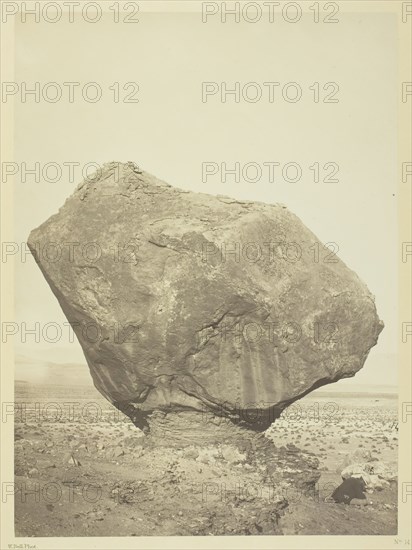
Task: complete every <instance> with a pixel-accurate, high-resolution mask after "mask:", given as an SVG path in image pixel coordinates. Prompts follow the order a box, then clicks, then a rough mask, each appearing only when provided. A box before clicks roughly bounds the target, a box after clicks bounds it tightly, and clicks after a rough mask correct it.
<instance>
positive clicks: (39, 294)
mask: <svg viewBox="0 0 412 550" xmlns="http://www.w3.org/2000/svg"><path fill="white" fill-rule="evenodd" d="M340 18H341V22H340V23H339V24H336V25H314V24H313V23H311V22H303V21H302V22H299V23H298V24H296V25H286V24H281V23H279V24H278V25H277V26H274V25H271V24H268V23H264V22H260V23H259V24H256V25H247V24H228V23H227V24H225V25H222V24H219V22H216V23H214V22H212V23H210V24H209V23H208V24H203V23H202V22H201V19H200V17H199V16H198V15H196V14H157V15H156V14H151V15H144V16H142V17H141V21H140V23H139V24H138V25H121V24H117V25H116V24H114V23H112V22H111V21H102V22H100V23H98V24H95V25H87V24H85V23H82V24H80V25H73V24H68V23H59V24H55V25H52V24H32V23H30V22H26V23H25V24H22V23H17V24H16V46H15V50H16V52H15V55H16V74H15V80H16V81H17V82H22V81H26V82H27V87H30V86H29V85H31V84H32V83H33V82H36V81H38V82H40V83H41V85H43V84H44V83H46V82H50V81H54V82H57V83H63V82H67V81H72V82H80V83H82V84H84V83H87V82H91V81H94V82H97V83H99V85H100V86H101V88H102V90H103V97H102V100H101V101H100V102H98V103H95V104H90V103H87V102H85V101H84V100H82V99H81V98H80V97H79V100H78V101H77V100H76V101H75V102H74V103H68V101H66V100H61V101H60V102H58V103H54V104H53V103H47V102H45V101H40V102H39V103H33V101H27V102H26V103H21V102H17V104H16V109H15V160H16V162H18V163H21V162H26V163H27V165H28V166H32V165H33V164H34V163H35V162H39V163H40V165H41V166H44V165H45V164H46V163H48V162H58V163H60V164H61V165H62V164H63V163H64V162H77V163H79V164H80V166H81V167H83V166H84V165H85V164H87V163H89V162H96V163H99V164H103V163H105V162H109V161H112V160H118V161H129V160H132V161H135V162H136V163H137V164H139V165H140V166H141V167H142V168H143V169H144V170H146V171H148V172H151V173H153V174H155V175H156V176H157V177H160V178H161V179H164V180H166V181H167V182H168V183H170V184H172V185H176V186H178V187H182V188H185V189H190V190H193V191H201V192H206V193H212V194H218V193H220V194H224V195H229V196H233V197H236V198H239V199H242V198H247V199H251V200H258V201H263V202H268V203H274V202H280V203H284V204H285V205H287V206H288V207H289V208H290V210H291V211H293V212H294V213H295V214H297V215H298V216H299V217H300V218H301V220H302V221H303V222H304V223H305V224H306V225H307V226H308V227H309V229H311V230H312V231H313V232H314V233H315V234H316V235H317V236H318V238H319V239H320V241H322V242H335V243H337V244H338V246H339V252H338V256H339V257H340V258H341V259H342V260H343V261H344V262H345V263H346V264H347V265H348V266H349V267H350V268H351V269H353V270H354V271H355V272H356V273H357V274H358V275H359V276H360V277H361V278H362V280H363V281H364V282H365V283H366V284H367V286H368V288H369V289H370V291H371V292H372V293H373V294H374V295H375V296H376V305H377V309H378V314H379V316H380V318H381V319H383V321H384V322H385V325H386V326H385V329H384V331H383V332H382V333H381V335H380V337H379V342H378V345H377V346H376V347H375V348H373V349H372V351H371V353H370V356H369V358H368V360H367V363H366V365H365V367H364V369H363V370H362V371H361V372H360V373H359V374H358V375H357V376H356V382H357V383H365V384H372V383H374V384H375V383H378V384H389V385H390V384H396V381H397V365H396V360H397V359H396V354H397V346H398V326H397V323H398V321H397V317H398V312H397V305H396V304H397V289H398V288H397V284H398V282H397V277H398V275H397V268H396V264H397V254H398V247H399V243H398V235H397V217H396V208H397V202H396V201H397V197H396V187H397V162H398V160H397V126H396V121H397V119H396V117H397V113H396V105H397V94H398V89H397V87H396V86H395V84H394V83H395V82H396V79H397V60H396V48H397V44H396V19H395V17H394V16H392V15H390V14H368V15H367V16H366V15H365V14H352V15H351V14H346V15H344V14H341V16H340ZM205 81H207V82H216V83H217V85H218V86H219V89H220V88H221V83H222V82H227V86H228V88H229V87H230V86H231V85H233V83H234V82H236V81H238V82H240V83H241V84H242V85H243V83H247V82H257V83H261V84H262V83H263V82H280V83H281V87H282V85H283V84H284V83H288V82H297V83H299V85H300V86H301V88H302V90H303V95H302V99H301V100H300V101H299V102H297V103H288V102H286V101H285V100H283V99H282V96H281V94H280V93H277V95H275V101H274V102H273V103H269V102H268V101H267V100H265V99H262V100H261V101H259V102H257V103H248V102H246V101H242V100H241V101H240V102H239V103H235V102H233V101H232V100H229V99H228V101H227V102H226V103H222V102H221V101H219V98H218V97H219V96H218V95H216V96H213V97H210V98H208V101H207V102H206V103H204V102H202V96H201V90H202V82H205ZM115 82H119V83H120V90H122V86H123V84H124V83H127V82H136V83H138V85H139V93H138V95H137V97H138V98H139V103H122V102H119V103H114V102H113V91H111V90H110V89H109V87H110V86H112V85H113V83H115ZM314 82H319V83H320V85H321V87H320V90H321V93H324V92H322V86H323V84H325V83H326V82H336V83H338V85H339V92H338V93H337V96H336V97H338V98H339V103H323V102H319V103H315V102H314V101H313V92H312V91H311V90H310V89H309V87H310V86H312V85H313V83H314ZM132 89H133V86H132V88H130V89H128V90H127V91H128V92H129V91H132ZM262 89H264V87H262ZM121 93H124V92H123V91H122V92H121ZM275 94H276V91H275ZM203 162H217V163H218V164H220V163H222V162H226V163H227V165H231V164H234V163H235V162H240V163H241V164H245V163H247V162H256V163H259V164H260V165H262V166H263V163H264V162H279V163H280V164H281V165H284V164H285V163H288V162H297V163H299V164H300V165H301V167H302V178H301V180H300V181H299V182H296V183H290V182H286V181H282V178H281V175H280V173H278V176H277V180H276V181H275V182H270V181H269V180H268V177H267V175H266V174H265V173H264V175H263V176H262V179H261V180H260V181H258V182H256V183H250V182H247V181H244V180H243V179H242V178H241V180H240V182H238V183H237V182H235V181H234V179H233V178H230V177H228V179H227V181H226V182H225V183H223V182H221V181H220V178H219V177H218V176H215V177H210V178H209V179H208V181H206V182H202V163H203ZM315 162H319V163H320V164H321V165H323V164H325V163H327V162H334V163H336V164H338V165H339V173H338V175H337V176H336V177H338V178H339V182H338V183H325V182H319V183H315V182H314V181H313V172H312V171H311V170H310V169H309V166H311V165H313V164H314V163H315ZM64 170H65V169H64ZM82 179H83V178H82V175H81V168H76V169H75V181H74V182H70V181H69V177H68V172H65V171H63V176H62V179H61V180H60V181H58V182H56V183H50V182H47V181H43V180H42V181H40V182H39V183H36V182H34V179H33V177H30V176H28V177H27V181H26V182H25V183H23V182H21V181H19V177H17V178H16V184H15V202H14V215H15V241H16V242H17V243H22V242H25V241H26V239H27V236H28V234H29V232H30V230H31V229H33V228H34V227H37V226H38V225H39V224H40V223H42V222H43V221H45V220H46V219H47V218H48V217H49V216H50V215H52V214H54V213H56V212H57V210H58V208H59V207H60V206H61V205H62V204H63V202H64V200H65V199H66V198H67V197H68V196H69V195H70V194H71V193H72V191H73V190H74V188H75V186H76V185H77V184H78V183H79V182H80V181H81V180H82ZM15 269H16V283H17V286H16V300H15V306H16V320H17V322H23V321H24V322H27V323H34V322H35V321H38V322H40V323H42V324H44V323H47V322H57V323H61V324H62V323H64V322H66V319H65V317H64V315H63V313H62V311H61V309H60V307H59V305H58V303H57V301H56V299H55V298H54V296H53V294H52V292H51V290H50V289H49V287H48V285H47V283H46V282H45V280H44V278H43V276H42V275H41V272H40V270H39V269H38V267H37V266H36V264H35V263H34V261H33V260H32V259H30V258H28V259H27V261H26V262H25V263H22V262H21V261H19V260H18V259H17V260H16V265H15ZM66 334H67V335H68V332H67V333H66ZM16 349H17V350H18V352H19V353H22V354H23V355H24V356H26V357H30V354H31V353H32V354H35V355H36V357H39V354H40V356H41V355H42V353H44V354H45V356H47V361H56V362H65V361H67V362H71V363H72V362H84V358H83V355H82V352H81V349H80V345H79V344H78V343H77V341H75V342H74V343H72V344H71V343H70V342H69V341H68V337H66V338H63V339H62V341H61V342H59V343H57V344H45V343H42V342H41V343H39V344H34V343H33V341H31V340H30V337H28V340H27V343H25V344H24V343H22V342H19V341H18V339H17V340H16ZM349 382H351V381H345V384H347V383H349Z"/></svg>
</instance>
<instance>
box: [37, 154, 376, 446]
mask: <svg viewBox="0 0 412 550" xmlns="http://www.w3.org/2000/svg"><path fill="white" fill-rule="evenodd" d="M314 207H315V206H314ZM28 244H29V247H30V250H31V251H32V253H33V255H34V257H35V259H36V261H37V262H38V265H39V267H40V269H41V270H42V272H43V274H44V276H45V278H46V280H47V282H48V283H49V285H50V287H51V289H52V291H53V292H54V294H55V296H56V298H57V300H58V301H59V303H60V305H61V307H62V309H63V311H64V313H65V315H66V317H67V319H68V321H69V322H70V323H71V325H72V327H73V330H74V332H75V333H76V335H77V338H78V340H79V342H80V344H81V346H82V348H83V351H84V355H85V357H86V359H87V363H88V365H89V368H90V372H91V375H92V377H93V381H94V384H95V386H96V388H97V389H98V390H99V391H100V392H101V393H102V394H103V395H104V396H105V397H106V398H107V399H108V400H109V401H110V402H112V403H113V404H115V405H116V406H117V407H118V408H119V409H120V410H122V411H123V412H125V413H126V414H128V415H129V416H130V418H132V419H133V421H134V422H135V424H136V425H137V426H139V427H140V428H143V429H145V430H146V431H148V430H149V429H152V431H154V432H155V433H157V434H158V435H160V436H161V437H159V442H160V441H161V440H162V439H164V438H165V437H166V438H167V436H168V434H172V435H173V438H175V437H176V434H180V435H181V436H182V437H181V441H182V442H186V443H187V444H188V445H189V444H191V443H193V441H194V440H195V439H196V437H198V436H199V437H205V438H208V437H209V436H210V437H211V436H212V433H215V434H216V437H218V438H219V439H221V438H222V435H223V434H224V433H226V432H227V431H228V430H229V426H236V428H239V429H243V428H245V427H246V428H251V429H252V430H255V431H263V430H265V429H266V428H267V427H268V426H269V425H270V424H271V422H273V420H274V419H275V418H277V417H278V416H279V414H280V413H281V411H282V410H283V409H284V408H285V407H287V406H288V405H289V404H291V403H293V402H294V401H295V400H297V399H299V398H301V397H303V396H304V395H306V394H307V393H309V392H310V391H312V390H314V389H316V388H318V387H320V386H323V385H325V384H330V383H332V382H335V381H337V380H339V379H341V378H347V377H351V376H354V375H355V373H356V372H357V371H358V370H359V369H360V368H361V367H362V366H363V364H364V362H365V360H366V358H367V356H368V353H369V350H370V349H371V347H372V346H374V345H375V344H376V342H377V339H378V335H379V333H380V331H381V330H382V327H383V323H382V322H381V321H380V320H379V318H378V316H377V313H376V308H375V303H374V299H373V296H372V295H371V294H370V292H369V291H368V289H367V288H366V286H365V285H364V284H363V282H362V281H361V280H360V279H359V278H358V277H357V275H356V274H355V273H353V272H352V271H351V270H350V269H349V268H348V267H346V265H345V264H344V263H343V262H342V261H341V260H339V259H338V258H337V256H336V255H335V254H334V253H333V251H331V250H329V248H325V247H323V245H321V244H320V243H319V241H318V239H317V237H316V236H315V235H314V234H313V233H312V232H311V231H309V229H307V228H306V227H305V226H304V224H303V223H302V222H301V221H300V220H299V218H297V217H296V216H295V215H294V214H292V213H291V212H290V211H289V210H288V209H287V208H286V207H285V206H283V205H280V204H264V203H257V202H252V201H246V200H236V199H231V198H228V197H224V196H211V195H206V194H200V193H192V192H189V191H184V190H181V189H178V188H174V187H171V186H170V185H168V184H166V183H164V182H163V181H160V180H158V179H157V178H155V177H154V176H152V175H150V174H148V173H146V172H142V171H141V170H139V169H138V168H137V167H136V165H135V164H133V163H126V164H119V163H110V164H108V165H105V167H104V169H103V170H101V171H100V172H99V173H98V174H96V175H95V177H94V178H89V179H88V180H86V181H84V182H83V183H82V184H80V185H79V186H78V188H77V189H76V191H75V192H74V194H73V195H72V196H71V197H70V198H68V199H67V200H66V202H65V204H64V205H63V206H62V207H61V208H60V210H59V212H58V213H57V214H55V215H54V216H52V217H51V218H50V219H48V220H47V221H46V222H44V223H43V224H42V225H41V226H40V227H39V228H37V229H35V230H33V231H32V232H31V234H30V237H29V241H28ZM208 415H209V416H208ZM217 418H224V419H225V420H226V419H227V420H228V422H220V423H219V421H218V420H216V419H217ZM205 419H206V421H205ZM206 425H207V426H208V427H210V430H209V431H208V429H206ZM179 426H181V429H179ZM246 431H247V430H246ZM236 433H238V432H236Z"/></svg>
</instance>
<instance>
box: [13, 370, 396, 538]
mask: <svg viewBox="0 0 412 550" xmlns="http://www.w3.org/2000/svg"><path fill="white" fill-rule="evenodd" d="M15 403H16V412H15V418H14V421H15V484H16V489H17V490H16V494H15V533H16V536H29V537H30V536H31V537H47V536H62V537H66V536H141V535H145V536H148V535H160V536H161V535H163V536H165V535H236V534H243V535H255V534H278V535H314V534H318V535H321V534H324V535H331V534H343V535H345V534H346V535H389V534H396V532H397V484H396V482H395V483H394V482H392V483H391V484H390V486H389V487H385V488H384V489H383V490H380V491H376V490H375V491H374V492H373V493H369V494H368V495H367V496H368V500H369V504H368V505H367V506H364V507H358V506H350V505H346V504H336V503H330V502H325V498H326V497H327V496H328V495H330V493H331V492H332V490H333V489H334V488H335V487H337V486H338V485H339V484H340V483H341V481H342V479H341V476H340V472H341V471H342V469H343V468H344V467H345V466H346V465H348V464H349V463H351V462H353V461H359V460H360V459H364V460H377V461H384V462H385V463H387V464H390V465H391V466H393V467H395V468H396V463H397V453H398V433H397V398H396V395H394V394H375V395H373V394H361V393H358V394H344V393H332V392H330V393H326V392H319V391H316V392H313V393H312V394H310V395H309V396H307V397H305V398H304V399H302V400H300V401H299V402H296V403H295V404H294V405H292V406H291V407H290V408H289V409H287V410H285V411H284V413H283V414H282V416H281V417H280V418H279V419H278V420H277V421H276V422H275V423H274V424H272V426H271V427H270V428H269V430H268V431H267V437H269V438H271V439H272V440H273V442H274V443H275V445H276V447H277V448H279V449H282V450H285V451H286V452H289V451H293V450H294V449H296V448H297V449H302V450H305V451H308V452H309V453H313V456H315V457H316V458H317V459H318V460H319V470H320V473H321V476H320V479H319V481H318V482H317V484H316V491H314V492H313V494H303V493H302V492H300V491H295V492H294V491H293V490H290V487H289V490H287V491H286V492H285V494H284V495H283V496H284V498H279V491H276V490H275V491H273V487H271V486H270V484H268V485H267V486H261V484H259V485H258V484H257V483H258V482H257V479H258V478H257V477H256V475H255V474H256V472H254V471H253V466H251V465H250V464H248V463H247V462H246V461H245V460H244V458H242V456H236V455H234V454H233V452H228V450H227V449H226V448H225V445H224V442H223V443H222V448H220V449H216V448H205V449H198V448H196V446H195V445H193V446H188V447H186V448H184V449H169V450H167V452H166V451H165V449H164V448H158V449H156V448H150V449H148V448H146V447H145V443H144V441H145V436H144V434H143V433H142V432H141V431H140V430H138V429H137V428H136V427H135V426H134V425H133V424H132V422H131V421H130V420H129V419H128V418H127V417H126V416H124V415H123V414H122V413H120V412H119V411H117V410H116V409H115V408H114V407H112V406H111V405H110V404H109V403H108V402H107V401H106V400H105V399H104V398H103V397H101V396H100V395H99V394H98V393H97V391H96V390H94V388H92V387H84V386H79V385H77V386H73V387H70V386H68V385H64V386H59V385H57V384H52V385H48V384H45V383H42V384H31V383H27V382H24V381H16V386H15ZM65 403H66V405H65ZM260 479H261V478H260ZM259 483H260V482H259ZM275 493H276V494H275Z"/></svg>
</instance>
